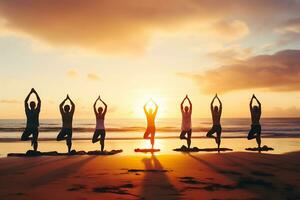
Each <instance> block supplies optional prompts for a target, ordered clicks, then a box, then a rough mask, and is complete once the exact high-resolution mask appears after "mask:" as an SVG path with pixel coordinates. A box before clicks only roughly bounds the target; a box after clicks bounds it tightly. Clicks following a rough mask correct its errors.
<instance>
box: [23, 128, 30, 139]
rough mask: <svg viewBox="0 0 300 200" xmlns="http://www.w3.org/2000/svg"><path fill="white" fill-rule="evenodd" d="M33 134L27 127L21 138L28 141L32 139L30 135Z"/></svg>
mask: <svg viewBox="0 0 300 200" xmlns="http://www.w3.org/2000/svg"><path fill="white" fill-rule="evenodd" d="M30 135H31V132H30V130H29V129H27V128H26V129H25V130H24V132H23V134H22V136H21V140H22V141H27V140H30V139H31V138H30V137H29V136H30Z"/></svg>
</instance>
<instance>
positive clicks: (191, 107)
mask: <svg viewBox="0 0 300 200" xmlns="http://www.w3.org/2000/svg"><path fill="white" fill-rule="evenodd" d="M186 98H187V100H188V102H189V104H190V112H192V110H193V104H192V102H191V100H190V98H189V97H188V96H187V95H186Z"/></svg>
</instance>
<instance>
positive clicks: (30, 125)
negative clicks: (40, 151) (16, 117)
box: [21, 88, 41, 151]
mask: <svg viewBox="0 0 300 200" xmlns="http://www.w3.org/2000/svg"><path fill="white" fill-rule="evenodd" d="M31 94H35V96H36V98H37V101H38V103H37V105H36V103H35V102H34V101H31V102H30V103H29V105H28V101H29V98H30V96H31ZM24 105H25V113H26V117H27V124H26V128H25V130H24V132H23V134H22V136H21V140H22V141H27V140H31V146H33V150H34V151H37V148H38V142H37V140H38V136H39V125H40V124H39V115H40V111H41V99H40V97H39V95H38V93H37V92H36V91H35V89H34V88H32V89H31V91H30V93H29V94H28V96H27V97H26V99H25V101H24ZM31 134H32V137H30V135H31Z"/></svg>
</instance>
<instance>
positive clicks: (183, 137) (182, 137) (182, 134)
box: [179, 131, 187, 140]
mask: <svg viewBox="0 0 300 200" xmlns="http://www.w3.org/2000/svg"><path fill="white" fill-rule="evenodd" d="M186 133H187V132H186V131H181V133H180V137H179V138H180V139H181V140H185V139H187V138H186V137H185V135H186Z"/></svg>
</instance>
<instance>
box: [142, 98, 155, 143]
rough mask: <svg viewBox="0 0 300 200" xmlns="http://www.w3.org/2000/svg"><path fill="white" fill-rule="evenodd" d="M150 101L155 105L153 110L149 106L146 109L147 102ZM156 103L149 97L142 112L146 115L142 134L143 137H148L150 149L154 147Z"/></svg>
mask: <svg viewBox="0 0 300 200" xmlns="http://www.w3.org/2000/svg"><path fill="white" fill-rule="evenodd" d="M150 101H151V102H152V103H153V104H154V105H155V110H154V112H153V110H152V108H149V109H148V110H147V104H148V103H149V102H150ZM157 110H158V105H157V104H156V103H155V102H154V101H153V99H150V100H149V101H148V102H147V103H146V104H145V105H144V112H145V114H146V117H147V129H146V131H145V134H144V139H150V142H151V145H152V149H153V147H154V137H155V117H156V114H157Z"/></svg>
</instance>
